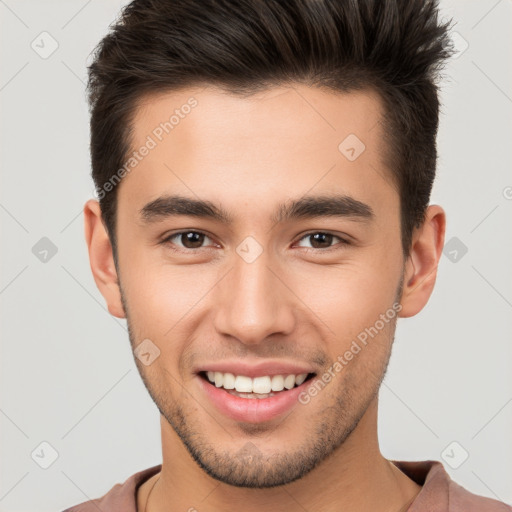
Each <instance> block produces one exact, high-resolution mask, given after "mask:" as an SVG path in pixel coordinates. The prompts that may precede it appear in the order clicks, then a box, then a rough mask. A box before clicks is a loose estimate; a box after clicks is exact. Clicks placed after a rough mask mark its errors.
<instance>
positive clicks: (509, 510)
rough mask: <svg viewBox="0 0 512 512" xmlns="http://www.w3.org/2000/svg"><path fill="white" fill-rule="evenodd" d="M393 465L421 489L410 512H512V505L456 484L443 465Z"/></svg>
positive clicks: (438, 462) (425, 462)
mask: <svg viewBox="0 0 512 512" xmlns="http://www.w3.org/2000/svg"><path fill="white" fill-rule="evenodd" d="M391 462H393V464H395V466H397V467H398V468H399V469H400V470H401V471H402V472H403V473H405V474H406V475H407V476H408V477H409V478H411V479H412V480H414V481H415V482H416V483H417V484H418V485H421V487H422V488H421V491H420V492H419V493H418V495H417V496H416V499H415V500H414V502H413V503H412V504H411V506H410V507H409V509H408V512H424V511H426V510H428V511H429V512H512V507H511V506H510V505H507V504H506V503H503V502H502V501H499V500H495V499H492V498H486V497H484V496H480V495H478V494H474V493H472V492H470V491H468V490H467V489H465V488H464V487H462V486H461V485H459V484H458V483H456V482H455V481H453V480H452V479H451V477H450V475H449V474H448V473H447V472H446V470H445V468H444V466H443V464H442V463H441V462H440V461H436V460H425V461H391Z"/></svg>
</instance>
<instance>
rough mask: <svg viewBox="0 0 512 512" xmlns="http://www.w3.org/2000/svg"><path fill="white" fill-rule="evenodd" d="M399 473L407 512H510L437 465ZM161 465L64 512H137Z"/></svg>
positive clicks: (412, 466) (403, 464)
mask: <svg viewBox="0 0 512 512" xmlns="http://www.w3.org/2000/svg"><path fill="white" fill-rule="evenodd" d="M391 462H392V463H393V464H394V465H395V466H396V467H397V468H398V469H400V471H402V472H403V473H405V474H406V475H407V476H408V477H409V478H411V479H412V480H414V481H415V482H416V483H417V484H418V485H421V486H422V489H421V491H420V492H419V493H418V495H417V496H416V498H415V500H414V501H413V502H412V503H411V505H410V506H409V508H408V509H407V512H512V507H511V506H509V505H506V504H505V503H502V502H500V501H497V500H494V499H491V498H484V497H483V496H478V495H476V494H473V493H471V492H469V491H467V490H466V489H464V488H463V487H461V486H460V485H458V484H456V483H455V482H454V481H453V480H451V478H450V476H449V475H448V473H447V472H446V471H445V469H444V467H443V465H442V464H441V462H439V461H434V460H426V461H418V462H410V461H395V460H392V461H391ZM161 467H162V465H161V464H159V465H157V466H153V467H151V468H148V469H145V470H143V471H139V472H138V473H135V474H134V475H132V476H131V477H130V478H128V479H127V480H126V481H125V482H124V483H123V484H116V485H114V487H113V488H112V489H111V490H110V491H109V492H107V494H105V495H104V496H103V497H101V498H98V499H95V500H92V501H86V502H84V503H81V504H79V505H76V506H74V507H71V508H67V509H66V510H64V511H63V512H98V510H101V512H137V489H138V487H139V486H140V485H142V484H143V483H144V482H145V481H146V480H148V479H149V478H151V477H152V476H153V475H154V474H155V473H158V472H159V471H160V469H161Z"/></svg>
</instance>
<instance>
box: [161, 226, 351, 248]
mask: <svg viewBox="0 0 512 512" xmlns="http://www.w3.org/2000/svg"><path fill="white" fill-rule="evenodd" d="M185 233H196V234H199V235H205V236H206V237H207V238H210V239H211V237H210V236H209V235H207V234H206V233H203V232H202V231H195V230H192V229H189V230H185V231H178V232H177V233H173V234H171V235H169V236H167V237H166V238H164V239H163V240H162V241H161V242H160V243H161V244H163V245H167V246H169V247H171V249H172V250H173V251H176V252H181V253H183V252H185V253H190V252H194V251H197V250H199V249H206V248H207V247H198V248H196V249H188V248H186V247H185V248H184V249H176V248H175V247H173V246H174V245H175V244H173V243H172V242H171V240H172V239H173V238H176V237H177V236H180V235H183V234H185ZM317 234H322V235H331V236H332V237H334V238H337V239H338V240H339V243H338V244H334V245H332V246H331V247H328V248H326V249H316V248H314V247H302V249H303V250H304V252H306V253H309V252H316V253H318V252H323V253H325V252H331V251H333V250H339V249H341V248H342V247H343V246H345V245H350V242H349V241H348V240H346V239H344V238H341V237H340V236H338V235H335V234H334V233H331V232H329V231H310V232H309V233H306V234H304V235H303V236H302V237H301V238H299V240H298V242H300V241H302V240H304V239H305V238H308V237H311V236H313V235H317ZM337 246H341V247H337Z"/></svg>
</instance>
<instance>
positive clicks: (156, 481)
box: [144, 476, 160, 512]
mask: <svg viewBox="0 0 512 512" xmlns="http://www.w3.org/2000/svg"><path fill="white" fill-rule="evenodd" d="M159 480H160V476H159V477H158V478H157V479H156V480H155V483H154V484H153V485H152V486H151V489H150V490H149V493H148V497H147V498H146V504H145V505H144V512H146V511H147V509H148V503H149V497H150V496H151V493H152V492H153V489H154V488H155V485H156V484H157V483H158V481H159Z"/></svg>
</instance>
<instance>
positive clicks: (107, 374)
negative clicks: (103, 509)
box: [0, 0, 512, 512]
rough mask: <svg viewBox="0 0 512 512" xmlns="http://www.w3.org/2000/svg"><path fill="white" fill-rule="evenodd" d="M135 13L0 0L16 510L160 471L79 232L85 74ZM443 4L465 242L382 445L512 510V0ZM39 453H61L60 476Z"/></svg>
mask: <svg viewBox="0 0 512 512" xmlns="http://www.w3.org/2000/svg"><path fill="white" fill-rule="evenodd" d="M124 3H125V2H119V1H105V0H103V1H99V0H89V1H84V0H73V1H69V0H68V1H63V0H62V1H60V2H58V1H35V0H34V1H23V0H18V1H15V0H0V15H1V27H0V38H1V43H0V48H1V62H2V66H1V76H0V91H1V92H0V102H1V109H2V110H1V111H2V118H1V131H2V138H1V151H2V153H1V155H2V158H1V163H2V168H1V172H2V176H1V179H2V186H1V190H0V194H1V195H0V222H1V229H2V233H1V236H2V244H1V276H0V301H1V333H2V348H1V354H2V359H1V373H0V376H1V410H0V413H1V414H0V421H1V446H2V455H1V458H0V460H1V488H0V510H2V511H13V512H14V511H16V512H19V511H28V510H34V511H35V510H38V511H39V512H46V511H48V512H49V511H52V510H59V509H62V508H64V507H66V506H71V505H73V504H77V503H79V502H82V501H85V500H86V499H89V498H96V497H99V496H101V495H103V494H104V493H105V492H107V491H108V490H109V489H110V488H111V487H112V486H113V485H114V484H115V483H116V482H122V481H124V480H125V479H126V478H127V477H128V476H130V475H131V474H133V473H135V472H136V471H140V470H142V469H144V468H147V467H149V466H151V465H154V464H158V463H160V462H161V453H160V448H161V444H160V431H159V415H158V411H157V409H156V407H155V406H154V405H153V403H152V402H151V400H150V398H149V395H148V394H147V392H146V390H145V388H144V387H143V384H142V382H141V380H140V377H139V375H138V372H137V369H136V367H135V364H134V362H133V359H132V355H131V353H130V349H129V342H128V335H127V332H126V323H125V321H121V320H118V319H116V318H114V317H112V316H111V315H110V314H109V313H108V312H107V310H106V308H105V304H104V301H103V298H102V296H101V295H100V293H99V292H98V290H97V289H96V286H95V284H94V281H93V278H92V275H91V272H90V269H89V262H88V257H87V251H86V245H85V241H84V236H83V214H82V207H83V204H84V202H85V201H86V200H87V199H88V198H89V197H92V193H93V184H92V180H91V179H90V177H89V171H90V166H89V154H88V136H89V133H88V120H89V119H88V112H87V106H86V102H85V95H84V84H85V79H86V64H87V63H89V59H90V57H89V53H90V52H91V50H92V49H93V48H94V46H95V45H96V43H97V42H98V41H99V40H100V39H101V37H102V36H103V35H105V33H106V30H107V27H108V25H109V24H110V23H111V22H112V21H113V20H114V18H115V16H116V15H117V13H118V11H119V9H120V7H121V6H122V5H124ZM441 5H442V7H443V13H444V15H446V16H449V17H451V16H454V17H455V19H456V20H457V22H458V24H457V26H456V27H455V30H456V31H457V32H458V34H459V36H455V37H457V38H458V40H459V43H458V46H459V48H460V50H461V51H460V53H459V54H458V56H457V58H454V59H453V60H452V61H451V62H450V64H449V66H448V68H447V69H446V71H445V81H444V83H443V89H442V98H441V99H442V102H443V107H442V117H441V126H440V132H439V138H438V141H439V155H440V156H439V174H438V179H437V182H436V185H435V189H434V193H433V198H432V199H433V202H434V203H439V204H441V205H443V206H444V207H445V209H446V211H447V215H448V228H447V238H446V240H447V241H448V240H450V239H452V238H453V237H455V238H454V240H453V241H451V242H450V243H451V245H449V246H448V247H446V254H445V255H443V257H442V260H441V264H440V268H439V277H438V282H437V287H436V290H435V292H434V294H433V296H432V298H431V300H430V303H429V304H428V306H427V307H426V308H425V309H424V311H423V312H422V313H421V314H420V315H419V316H417V317H415V318H412V319H407V320H400V321H399V324H398V332H397V338H396V343H395V346H394V349H393V355H392V359H391V363H390V367H389V371H388V375H387V377H386V379H385V382H384V384H383V387H382V391H381V395H380V397H381V399H380V400H381V405H380V425H379V438H380V443H381V450H382V453H383V454H384V455H385V456H386V457H388V458H391V459H403V460H424V459H436V460H444V464H445V467H446V469H447V471H448V472H449V473H450V475H451V476H452V478H454V479H455V481H456V482H458V483H459V484H460V485H462V486H464V487H466V488H467V489H469V490H471V491H472V492H475V493H477V494H482V495H485V496H489V497H494V498H499V499H501V500H503V501H505V502H507V503H510V504H512V485H511V482H512V438H511V432H512V429H511V426H512V371H511V370H512V363H511V360H512V343H511V332H512V326H511V322H510V318H511V308H512V287H511V283H512V279H511V273H512V266H511V264H510V262H511V261H512V254H511V253H512V243H511V236H510V234H511V232H512V231H511V210H512V188H511V187H512V175H511V173H510V168H511V163H512V162H511V152H510V145H511V140H512V137H511V135H512V126H511V124H512V121H511V120H512V116H511V112H512V99H511V98H512V71H511V67H510V62H511V57H512V56H511V50H512V44H511V43H512V41H511V39H512V36H511V33H512V31H511V30H510V29H511V13H512V2H511V0H499V1H496V0H490V1H482V0H479V1H471V2H469V1H464V2H455V1H444V2H442V4H441ZM45 31H46V32H48V33H49V34H50V36H48V35H40V34H41V33H42V32H45ZM461 37H462V38H463V39H461ZM53 41H56V43H57V44H58V48H57V49H56V50H55V51H54V52H53V53H52V54H51V55H46V54H44V52H47V53H48V52H50V50H51V49H52V44H53V45H55V44H56V43H55V42H53ZM464 41H465V42H466V43H467V44H468V45H469V46H468V47H467V48H465V46H466V43H464ZM42 54H43V55H42ZM43 57H45V58H43ZM43 237H47V238H48V239H49V240H50V241H51V243H52V244H53V245H54V246H55V247H56V249H57V252H56V254H54V255H53V254H52V251H51V247H50V248H49V244H48V241H47V240H43V241H40V240H41V239H42V238H43ZM36 244H38V245H36ZM34 246H35V249H33V248H34ZM464 247H465V248H467V253H465V254H464V250H465V249H464ZM44 249H47V250H49V252H48V253H46V256H45V253H44V252H41V251H44ZM454 251H455V252H454ZM455 257H456V259H454V258H455ZM41 258H43V259H44V258H46V261H41ZM42 442H47V443H49V444H50V445H51V446H52V447H53V449H54V450H56V451H57V452H58V458H57V459H56V460H55V462H53V464H51V465H50V466H49V467H48V468H47V469H43V468H42V467H40V465H41V464H43V465H45V464H49V463H50V462H51V453H52V451H51V450H52V449H51V448H48V447H47V446H46V445H43V446H42V447H41V443H42ZM453 442H456V444H451V443H453ZM450 445H451V446H450ZM447 447H448V449H447ZM464 451H467V452H468V453H469V457H468V458H467V460H465V461H464V462H463V463H462V464H461V465H460V466H459V467H458V468H457V469H452V468H451V467H450V464H451V465H453V466H455V465H456V463H460V462H461V460H462V459H463V455H464ZM32 454H34V455H32Z"/></svg>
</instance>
